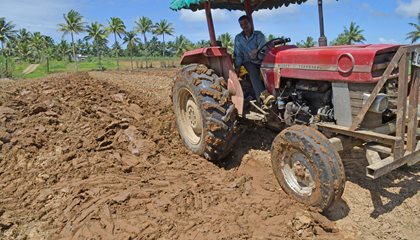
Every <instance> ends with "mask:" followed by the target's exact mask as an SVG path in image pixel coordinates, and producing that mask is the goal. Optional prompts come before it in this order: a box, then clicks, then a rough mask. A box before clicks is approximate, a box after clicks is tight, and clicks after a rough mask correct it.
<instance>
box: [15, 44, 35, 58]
mask: <svg viewBox="0 0 420 240" xmlns="http://www.w3.org/2000/svg"><path fill="white" fill-rule="evenodd" d="M16 51H17V54H19V57H20V59H22V60H23V61H27V62H28V61H31V59H32V57H33V51H32V46H31V44H29V42H19V44H18V45H17V47H16Z"/></svg>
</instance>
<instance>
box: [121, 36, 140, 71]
mask: <svg viewBox="0 0 420 240" xmlns="http://www.w3.org/2000/svg"><path fill="white" fill-rule="evenodd" d="M123 41H124V44H125V43H126V44H127V48H128V50H129V51H130V62H131V70H133V49H134V48H135V47H136V43H139V42H140V39H139V38H138V37H137V36H136V32H135V31H130V32H126V33H125V36H124V39H123Z"/></svg>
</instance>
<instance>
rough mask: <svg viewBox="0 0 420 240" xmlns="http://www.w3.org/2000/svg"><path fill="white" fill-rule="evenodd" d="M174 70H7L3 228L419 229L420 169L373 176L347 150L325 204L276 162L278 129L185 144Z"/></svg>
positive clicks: (360, 232) (141, 234) (105, 233)
mask: <svg viewBox="0 0 420 240" xmlns="http://www.w3.org/2000/svg"><path fill="white" fill-rule="evenodd" d="M175 72H176V70H161V69H152V70H147V71H142V72H135V73H129V72H91V73H80V74H60V75H53V76H50V77H48V78H44V79H38V80H25V81H3V80H1V81H0V239H416V238H417V237H418V236H419V235H420V230H419V226H420V217H419V216H420V194H419V193H418V191H419V188H420V179H419V177H420V173H419V168H418V167H413V168H402V169H400V170H397V171H394V172H393V173H391V174H389V175H387V176H385V177H383V178H381V179H379V180H376V181H371V180H368V179H366V177H365V176H364V171H365V170H364V165H365V164H366V163H365V162H366V160H365V159H364V157H363V151H362V150H360V149H359V150H357V149H356V150H355V151H353V152H351V153H348V154H347V155H346V156H345V158H344V159H343V160H344V165H345V167H346V174H347V180H348V181H347V183H346V190H345V193H344V196H343V201H342V202H341V203H340V204H338V205H337V206H335V207H334V208H333V209H332V210H331V211H330V212H328V213H324V214H320V213H318V212H317V211H316V209H311V208H308V207H305V206H303V205H301V204H299V203H297V202H295V201H294V200H292V199H290V198H289V197H288V196H287V195H286V194H285V193H284V192H283V191H282V190H281V189H280V187H279V185H278V184H277V182H276V180H275V179H274V176H273V174H272V170H271V162H270V153H269V149H270V144H271V141H272V140H273V138H274V137H275V133H273V132H271V131H269V130H267V129H264V128H261V127H255V126H250V125H248V126H243V127H242V128H243V131H242V132H243V134H242V136H241V137H240V140H239V142H238V143H237V145H236V146H235V150H234V151H233V153H232V154H231V155H230V156H229V157H228V158H227V159H226V160H225V162H223V163H221V164H220V165H215V164H213V163H210V162H208V161H206V160H205V159H203V158H201V157H199V156H197V155H194V154H192V153H190V152H189V151H187V150H186V149H185V148H184V146H183V144H182V142H181V140H180V138H179V135H178V132H177V129H176V126H175V119H174V114H173V111H172V105H171V99H170V93H171V82H172V77H173V76H174V75H175Z"/></svg>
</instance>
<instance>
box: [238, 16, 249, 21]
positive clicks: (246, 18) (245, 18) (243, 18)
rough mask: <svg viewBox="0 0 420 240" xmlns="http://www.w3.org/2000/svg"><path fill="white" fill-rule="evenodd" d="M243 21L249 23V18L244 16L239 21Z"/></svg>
mask: <svg viewBox="0 0 420 240" xmlns="http://www.w3.org/2000/svg"><path fill="white" fill-rule="evenodd" d="M242 20H247V21H248V22H249V17H248V16H247V15H242V16H241V17H240V18H239V19H238V22H240V21H242Z"/></svg>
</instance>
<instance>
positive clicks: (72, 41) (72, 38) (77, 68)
mask: <svg viewBox="0 0 420 240" xmlns="http://www.w3.org/2000/svg"><path fill="white" fill-rule="evenodd" d="M71 43H72V44H73V58H74V62H75V63H76V72H78V71H79V66H78V65H77V58H76V46H75V45H74V37H73V32H71Z"/></svg>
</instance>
